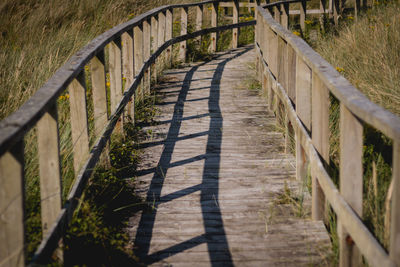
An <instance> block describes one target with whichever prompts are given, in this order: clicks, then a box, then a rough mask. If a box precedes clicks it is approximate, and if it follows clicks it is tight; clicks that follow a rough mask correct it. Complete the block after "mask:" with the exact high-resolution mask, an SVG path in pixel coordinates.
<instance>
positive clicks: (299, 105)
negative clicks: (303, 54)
mask: <svg viewBox="0 0 400 267" xmlns="http://www.w3.org/2000/svg"><path fill="white" fill-rule="evenodd" d="M296 113H297V116H298V117H299V118H300V120H301V121H302V122H303V124H304V126H305V127H306V128H307V130H308V131H311V69H310V68H309V67H308V66H307V64H306V63H305V62H304V61H303V60H302V59H301V58H300V57H299V56H297V59H296Z"/></svg>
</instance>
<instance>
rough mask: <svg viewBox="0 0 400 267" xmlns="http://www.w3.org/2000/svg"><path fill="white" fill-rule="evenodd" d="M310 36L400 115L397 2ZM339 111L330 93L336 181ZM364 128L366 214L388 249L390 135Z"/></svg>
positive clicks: (351, 76)
mask: <svg viewBox="0 0 400 267" xmlns="http://www.w3.org/2000/svg"><path fill="white" fill-rule="evenodd" d="M308 41H309V43H310V44H311V46H312V47H313V48H314V49H315V50H316V51H317V52H318V53H319V54H320V55H321V56H322V57H324V58H325V59H326V60H327V61H328V62H330V63H331V65H332V66H334V67H336V70H337V71H339V72H340V73H341V74H342V75H343V76H345V77H346V78H347V79H348V80H349V81H350V82H351V83H352V84H353V85H354V86H355V87H356V88H357V89H359V90H360V91H361V92H363V93H364V94H365V95H366V96H367V97H368V98H369V99H370V100H371V101H372V102H375V103H376V104H378V105H380V106H382V107H383V108H385V109H387V110H389V111H391V112H392V113H394V114H396V115H398V116H399V115H400V46H399V44H400V2H399V1H375V2H374V5H373V6H372V8H370V9H368V10H366V11H364V12H362V13H361V15H360V16H359V17H358V18H355V17H354V16H353V15H351V14H343V16H342V20H341V21H340V25H339V27H338V28H335V27H331V28H330V29H328V30H327V31H325V32H322V31H320V32H319V36H318V38H316V39H314V40H308ZM339 110H340V109H339V102H338V100H337V99H335V98H334V97H333V96H331V108H330V130H331V136H330V158H331V163H330V166H329V172H330V174H331V177H332V178H333V180H334V182H335V183H336V184H338V183H339V181H338V171H339V166H340V160H339V153H340V151H339V128H338V127H339V121H340V118H339ZM363 127H364V133H363V136H364V140H363V143H364V146H363V216H362V219H363V221H364V223H365V224H366V225H367V227H368V228H369V229H370V231H371V232H372V233H373V234H374V235H375V237H376V238H377V240H378V241H379V242H380V243H381V244H382V245H383V247H384V248H386V249H388V245H389V224H390V216H388V214H390V213H388V211H390V195H388V192H389V186H390V183H391V180H392V140H390V139H389V138H387V137H386V136H385V135H383V134H382V133H381V132H379V131H378V130H376V129H373V128H372V127H370V126H369V125H367V124H364V125H363ZM331 217H332V216H331ZM332 219H333V220H335V218H334V217H332ZM333 230H334V231H336V230H335V229H333Z"/></svg>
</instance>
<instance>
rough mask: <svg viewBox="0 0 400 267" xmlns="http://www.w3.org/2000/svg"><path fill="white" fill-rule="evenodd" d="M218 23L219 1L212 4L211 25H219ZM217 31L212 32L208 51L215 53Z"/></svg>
mask: <svg viewBox="0 0 400 267" xmlns="http://www.w3.org/2000/svg"><path fill="white" fill-rule="evenodd" d="M217 24H218V3H213V4H211V27H217ZM217 38H218V35H217V33H216V32H215V33H211V43H210V47H209V49H208V51H209V52H210V53H213V52H215V51H217Z"/></svg>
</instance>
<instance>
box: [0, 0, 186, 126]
mask: <svg viewBox="0 0 400 267" xmlns="http://www.w3.org/2000/svg"><path fill="white" fill-rule="evenodd" d="M177 2H187V1H184V0H152V1H145V0H71V1H63V0H52V1H45V0H3V1H1V2H0V34H1V37H0V86H1V87H0V119H3V118H4V117H6V116H7V115H8V114H10V113H11V112H13V111H15V110H16V109H18V107H20V106H21V104H22V103H24V102H25V101H26V100H27V99H28V98H29V97H30V96H31V95H32V94H33V93H34V92H35V91H36V90H37V89H38V88H40V86H41V85H43V84H44V82H45V81H46V80H47V79H49V78H50V77H51V76H52V74H53V73H54V72H55V70H57V68H59V67H60V66H61V65H62V64H63V63H64V62H65V61H66V60H67V59H68V58H69V57H70V56H71V55H73V54H74V53H75V52H76V51H77V50H79V49H80V48H82V47H83V46H84V45H85V44H87V43H88V42H89V41H90V40H92V39H93V38H94V37H96V36H97V35H99V34H101V33H102V32H104V31H106V30H107V29H110V28H112V27H113V26H115V25H117V24H119V23H121V22H123V21H127V20H129V19H130V18H132V17H133V16H135V15H138V14H140V13H143V12H144V11H146V10H149V9H151V8H153V7H156V6H160V5H165V4H171V3H177Z"/></svg>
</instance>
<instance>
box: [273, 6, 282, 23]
mask: <svg viewBox="0 0 400 267" xmlns="http://www.w3.org/2000/svg"><path fill="white" fill-rule="evenodd" d="M274 19H275V21H276V22H278V23H281V11H280V10H279V6H274Z"/></svg>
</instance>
